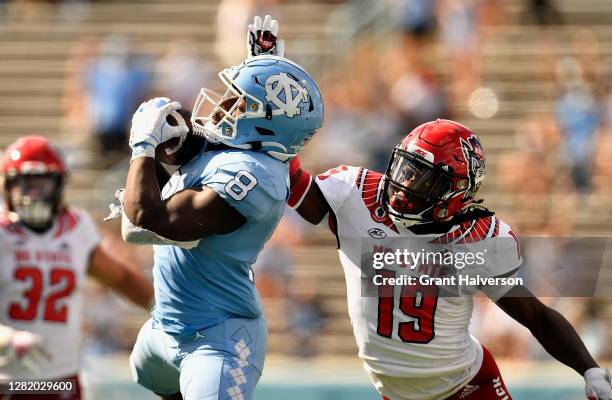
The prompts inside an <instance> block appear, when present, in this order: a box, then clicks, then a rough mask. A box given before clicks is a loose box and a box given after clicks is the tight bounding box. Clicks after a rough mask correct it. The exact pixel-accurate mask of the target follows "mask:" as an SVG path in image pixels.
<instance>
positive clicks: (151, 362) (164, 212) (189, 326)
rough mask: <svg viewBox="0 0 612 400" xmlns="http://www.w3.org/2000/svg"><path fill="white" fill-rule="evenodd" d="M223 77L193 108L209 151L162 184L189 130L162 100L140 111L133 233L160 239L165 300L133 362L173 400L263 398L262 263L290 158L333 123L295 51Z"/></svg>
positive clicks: (134, 136) (160, 286)
mask: <svg viewBox="0 0 612 400" xmlns="http://www.w3.org/2000/svg"><path fill="white" fill-rule="evenodd" d="M270 22H271V20H270V19H266V21H265V22H264V27H266V26H267V27H268V30H270V29H271V28H270ZM260 29H261V27H260ZM272 50H274V49H272ZM219 77H220V78H221V80H222V82H223V83H224V84H225V86H226V87H227V91H226V92H225V94H223V95H218V94H215V93H214V92H212V91H210V90H208V89H202V90H201V93H200V96H199V98H198V100H197V102H196V105H195V107H194V112H193V114H192V124H193V129H194V131H195V132H198V133H200V134H202V135H204V136H205V137H206V139H207V141H208V148H207V149H206V151H202V152H201V153H200V154H198V155H197V156H195V157H194V158H193V159H192V160H191V161H189V162H188V163H187V164H185V165H183V166H181V167H180V168H179V169H178V171H176V172H175V173H174V175H173V176H172V177H171V178H170V179H169V181H168V182H167V183H166V184H165V186H164V188H163V190H161V191H160V189H159V182H158V180H157V178H156V173H155V168H156V162H155V149H156V147H157V145H158V144H160V143H162V142H165V141H167V140H169V139H171V138H174V137H178V138H180V140H183V138H184V136H185V135H186V133H187V132H186V131H187V129H186V128H184V127H183V126H180V125H179V126H170V125H168V124H167V123H166V116H167V115H169V114H170V113H172V112H174V111H176V110H178V109H179V108H180V107H181V106H180V104H178V103H176V102H170V101H169V100H168V99H166V98H156V99H152V100H149V101H148V102H145V103H143V104H142V105H141V106H140V108H139V109H138V111H137V112H136V113H135V114H134V117H133V120H132V129H131V132H130V146H131V148H132V151H133V152H132V160H131V163H130V167H129V171H128V177H127V182H126V188H125V192H124V197H123V206H124V216H123V221H122V230H123V233H124V237H125V238H126V240H128V241H129V242H132V243H138V244H143V243H149V244H155V247H154V250H155V264H154V268H153V275H154V285H155V300H156V305H155V308H154V310H153V313H152V318H151V319H150V320H149V321H147V322H146V323H145V325H144V326H143V327H142V329H141V331H140V333H139V335H138V339H137V341H136V344H135V346H134V350H133V352H132V355H131V357H130V363H131V368H132V373H133V375H134V378H135V379H136V381H137V382H138V383H140V384H141V385H143V386H144V387H146V388H148V389H149V390H151V391H153V392H155V393H157V394H158V395H160V396H162V397H163V398H172V399H174V398H181V395H182V398H184V399H188V400H192V399H206V400H221V399H236V400H242V399H244V400H247V399H250V398H252V393H253V389H254V387H255V384H256V383H257V381H258V379H259V377H260V375H261V371H262V368H263V362H264V356H265V351H266V324H265V320H264V318H263V316H262V309H261V303H260V300H259V296H258V294H257V290H256V289H255V285H254V283H253V275H252V272H251V265H252V264H253V263H254V261H255V259H256V257H257V254H258V253H259V251H260V250H261V249H262V248H263V246H264V244H265V242H266V241H267V240H268V239H269V238H270V236H271V235H272V232H273V231H274V229H275V227H276V225H277V224H278V222H279V220H280V218H281V216H282V214H283V211H284V208H285V202H286V200H287V197H288V194H289V182H288V165H287V160H289V159H291V158H292V157H293V156H295V155H296V154H297V152H298V151H299V150H300V149H301V146H302V145H303V144H304V143H305V142H306V141H307V140H308V139H310V137H312V135H313V134H314V133H315V132H316V131H317V129H319V128H320V127H321V125H322V122H323V102H322V99H321V94H320V92H319V89H318V88H317V86H316V84H315V82H314V81H313V80H312V78H311V77H310V76H309V75H308V74H307V73H306V72H305V71H304V70H303V69H302V68H301V67H300V66H298V65H297V64H294V63H293V62H291V61H289V60H286V59H284V58H282V57H277V56H272V55H263V56H258V57H252V58H249V59H247V60H246V61H245V62H244V63H242V64H241V65H238V66H236V67H232V68H229V69H226V70H224V71H222V72H220V73H219ZM207 106H209V109H210V110H211V111H210V112H207V111H206V112H204V111H203V110H205V109H206V107H207Z"/></svg>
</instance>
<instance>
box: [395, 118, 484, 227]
mask: <svg viewBox="0 0 612 400" xmlns="http://www.w3.org/2000/svg"><path fill="white" fill-rule="evenodd" d="M485 175H486V168H485V157H484V151H483V149H482V145H481V144H480V140H478V137H476V135H475V134H474V133H472V132H471V131H470V130H469V129H468V128H466V127H465V126H463V125H461V124H458V123H457V122H454V121H449V120H444V119H438V120H436V121H432V122H427V123H425V124H422V125H420V126H418V127H417V128H416V129H414V130H413V131H412V132H410V133H409V134H408V135H407V136H406V137H405V138H404V140H403V141H402V143H401V144H400V145H398V146H397V147H395V149H393V153H392V155H391V160H390V161H389V166H388V167H387V171H386V172H385V184H384V192H383V204H384V205H385V207H386V208H387V212H388V213H389V216H390V217H391V218H392V219H393V221H394V222H395V223H396V224H397V225H400V226H404V227H408V226H411V225H414V224H418V223H422V222H431V221H449V220H450V219H452V218H453V216H455V215H456V214H457V213H458V212H460V211H461V210H462V209H464V208H465V207H466V206H467V205H469V204H470V203H472V202H473V201H474V196H475V195H476V193H477V192H478V189H479V188H480V185H481V184H482V182H483V181H484V178H485Z"/></svg>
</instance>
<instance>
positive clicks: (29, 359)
mask: <svg viewBox="0 0 612 400" xmlns="http://www.w3.org/2000/svg"><path fill="white" fill-rule="evenodd" d="M50 359H51V356H50V355H49V353H48V352H47V350H46V349H45V344H44V339H43V338H42V336H40V335H37V334H35V333H32V332H27V331H18V330H14V331H13V332H12V334H11V336H10V339H9V342H8V348H7V350H6V356H5V357H3V359H2V360H1V362H0V364H3V365H7V364H12V363H15V362H17V363H20V364H21V365H23V366H24V367H26V368H27V369H29V370H30V371H32V372H33V373H38V372H39V369H40V364H41V362H42V361H43V360H50Z"/></svg>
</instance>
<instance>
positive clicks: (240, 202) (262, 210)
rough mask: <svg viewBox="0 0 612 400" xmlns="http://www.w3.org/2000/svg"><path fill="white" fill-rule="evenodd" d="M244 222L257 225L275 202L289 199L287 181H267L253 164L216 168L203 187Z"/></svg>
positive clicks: (246, 163)
mask: <svg viewBox="0 0 612 400" xmlns="http://www.w3.org/2000/svg"><path fill="white" fill-rule="evenodd" d="M203 185H204V186H207V187H209V188H211V189H213V190H214V191H215V192H217V193H218V194H219V196H221V198H222V199H223V200H225V201H226V202H227V203H228V204H229V205H230V206H232V207H233V208H235V209H236V210H237V211H238V212H239V213H240V214H242V215H243V216H244V217H245V218H246V219H247V220H253V221H261V220H263V219H264V218H265V217H266V215H268V213H269V212H270V210H272V209H273V208H274V207H275V206H276V205H277V204H278V202H283V203H284V202H285V201H286V200H287V197H288V195H289V177H288V175H287V176H285V179H284V180H283V181H282V182H276V181H274V180H272V179H270V177H269V174H268V173H267V171H266V170H265V169H264V168H262V167H261V166H260V165H258V164H256V163H249V162H242V163H233V164H226V165H223V166H221V167H219V168H218V169H217V170H216V172H215V173H214V175H213V176H212V177H210V178H209V179H207V180H206V181H205V182H204V183H203Z"/></svg>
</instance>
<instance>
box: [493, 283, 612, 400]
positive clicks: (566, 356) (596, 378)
mask: <svg viewBox="0 0 612 400" xmlns="http://www.w3.org/2000/svg"><path fill="white" fill-rule="evenodd" d="M496 304H497V305H498V306H499V307H500V308H501V309H502V310H504V312H505V313H506V314H508V315H509V316H511V317H512V318H514V319H515V320H516V321H517V322H519V323H520V324H521V325H523V326H525V327H526V328H528V329H529V330H530V331H531V334H532V335H533V336H534V337H535V338H536V339H537V340H538V342H540V344H541V345H542V346H543V347H544V349H545V350H546V351H547V352H548V353H549V354H550V355H551V356H553V357H554V358H556V359H557V360H559V361H560V362H562V363H563V364H565V365H567V366H568V367H570V368H572V369H574V370H575V371H576V372H578V373H579V374H580V375H582V376H584V377H585V379H586V382H587V396H589V394H590V393H589V384H590V385H591V386H592V387H591V388H590V390H593V391H594V392H591V393H593V394H595V396H593V397H591V396H589V399H594V400H597V399H600V400H601V399H604V400H608V399H610V398H611V397H609V396H612V389H610V382H609V374H608V377H607V379H608V380H607V382H606V371H605V370H603V369H601V368H599V366H598V365H597V363H596V362H595V360H594V359H593V357H592V356H591V354H590V353H589V351H588V350H587V349H586V347H585V345H584V343H583V342H582V340H581V339H580V336H578V333H576V330H575V329H574V327H573V326H572V325H571V324H570V323H569V322H568V321H567V319H565V317H563V315H561V314H560V313H558V312H557V311H555V310H553V309H552V308H550V307H547V306H546V305H544V304H543V303H542V302H541V301H540V300H538V299H537V298H536V297H535V296H534V295H533V293H531V292H530V291H529V290H528V289H527V288H525V287H524V286H515V287H514V288H512V289H511V290H510V291H509V292H508V293H507V294H506V295H505V296H504V297H502V298H501V299H499V300H498V301H497V303H496ZM606 386H607V387H606Z"/></svg>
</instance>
